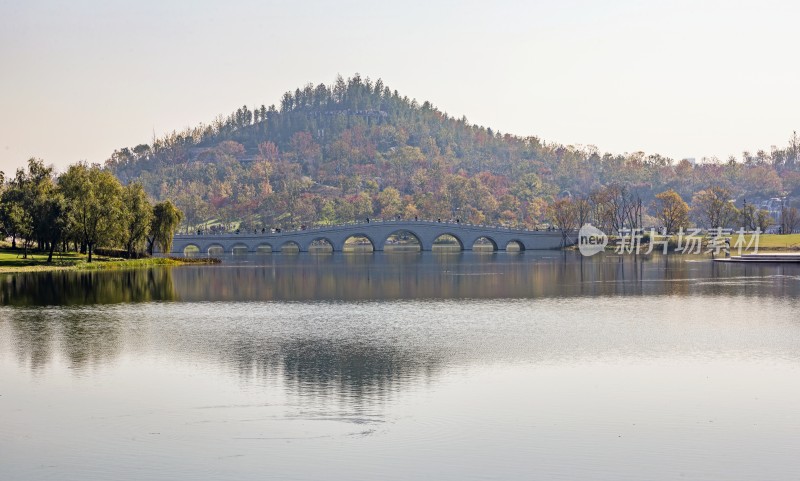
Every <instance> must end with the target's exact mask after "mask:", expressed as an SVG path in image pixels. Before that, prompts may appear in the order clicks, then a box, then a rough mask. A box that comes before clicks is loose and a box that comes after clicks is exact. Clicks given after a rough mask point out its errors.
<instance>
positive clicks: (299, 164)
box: [106, 75, 800, 227]
mask: <svg viewBox="0 0 800 481" xmlns="http://www.w3.org/2000/svg"><path fill="white" fill-rule="evenodd" d="M798 148H799V146H798V141H797V137H796V136H794V137H793V138H792V140H790V142H789V146H788V147H787V148H785V149H778V148H773V149H772V150H771V151H770V152H764V151H759V152H757V153H755V154H749V153H747V152H745V153H744V154H743V159H741V160H737V159H728V160H725V161H712V162H707V163H703V164H700V165H698V166H693V165H692V164H690V163H689V162H686V161H682V162H675V161H673V160H672V159H669V158H665V157H662V156H660V155H645V154H644V153H642V152H636V153H632V154H625V155H612V154H603V153H600V152H597V151H596V149H593V148H578V147H573V146H564V145H559V144H551V143H545V142H542V141H541V140H540V139H538V138H537V137H518V136H515V135H509V134H501V133H500V132H496V131H493V130H492V129H491V128H486V127H480V126H477V125H473V124H470V123H469V122H468V121H467V119H466V118H464V117H462V118H455V117H452V116H449V115H448V114H447V113H444V112H442V111H440V110H438V109H437V108H436V107H434V106H433V105H432V104H431V103H429V102H423V103H421V104H420V103H418V102H417V101H415V100H411V99H409V98H407V97H404V96H402V95H401V94H400V93H398V92H397V91H396V90H391V89H390V88H389V87H388V86H386V85H384V84H383V82H382V81H381V80H377V81H374V82H373V81H371V80H370V79H368V78H367V79H363V78H361V77H360V76H359V75H355V76H354V77H352V78H349V79H347V80H344V79H343V78H341V77H339V78H337V79H336V81H335V83H334V84H333V85H332V86H326V85H322V84H320V85H318V86H313V85H308V86H306V87H304V88H302V89H297V90H295V91H294V92H287V93H286V94H284V96H283V97H282V99H281V101H280V105H279V106H274V105H273V106H270V107H266V106H263V105H262V106H260V107H258V108H253V109H251V108H248V107H246V106H245V107H242V108H240V109H238V110H237V111H235V112H234V113H233V114H231V115H230V116H228V117H227V118H225V117H219V118H218V119H216V120H215V121H214V122H212V123H211V124H208V125H205V124H201V125H199V126H197V127H196V128H193V129H189V130H186V131H184V132H175V133H173V134H171V135H168V136H166V137H164V138H161V139H157V140H155V141H154V142H153V144H152V145H138V146H136V147H133V148H123V149H120V150H117V151H115V152H114V154H113V155H112V157H111V158H110V159H109V160H108V161H107V162H106V166H107V168H109V169H110V170H111V171H112V172H113V173H114V174H115V175H117V176H118V177H119V178H120V179H121V180H122V181H123V182H124V183H130V182H134V181H140V182H142V183H143V184H144V186H145V189H146V190H147V191H148V192H149V193H150V194H151V195H152V196H153V197H155V198H157V199H163V198H171V199H172V200H173V201H174V202H176V204H177V205H178V206H179V207H180V208H181V209H182V210H183V211H184V213H185V214H186V218H185V220H186V221H187V223H188V224H189V225H194V224H197V223H200V222H203V221H206V220H209V219H217V220H219V221H222V222H231V221H244V222H245V224H246V225H248V226H250V225H252V226H253V227H258V226H261V225H300V224H314V223H331V222H345V221H350V220H353V219H355V218H363V217H367V216H382V217H394V216H396V215H403V216H406V217H413V216H415V215H417V216H420V217H429V218H452V217H460V218H463V219H465V220H467V221H472V222H491V223H496V222H499V223H506V224H526V225H530V226H532V225H536V224H538V223H541V222H542V221H544V220H545V217H546V212H545V211H546V206H547V205H548V204H549V203H550V202H552V201H553V199H554V198H556V197H558V196H559V195H562V194H563V195H566V194H565V191H568V192H569V193H570V194H571V195H573V196H575V195H589V194H590V193H592V192H596V191H598V190H599V189H601V188H602V187H604V186H609V185H623V186H625V187H626V188H628V189H630V190H635V191H636V192H637V194H638V195H640V196H641V198H642V199H644V200H645V202H647V201H649V200H650V199H652V198H653V196H654V195H655V194H657V193H659V192H661V191H664V190H667V189H670V188H671V189H674V190H676V191H677V192H678V193H679V194H680V195H681V196H682V197H683V198H684V199H686V200H687V201H688V200H690V199H691V198H692V195H693V194H695V193H696V192H698V191H700V190H703V189H706V188H707V187H709V186H719V187H723V188H725V189H727V190H728V191H730V192H731V194H732V195H733V196H735V197H736V198H744V197H746V198H748V199H752V200H759V199H761V198H769V197H772V196H778V195H786V194H787V193H788V194H789V195H790V196H791V195H798V194H800V174H798V170H799V168H800V165H799V164H800V162H799V159H798Z"/></svg>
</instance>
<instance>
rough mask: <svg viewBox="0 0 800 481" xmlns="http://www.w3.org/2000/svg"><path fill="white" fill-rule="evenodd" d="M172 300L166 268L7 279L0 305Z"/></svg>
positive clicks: (2, 284)
mask: <svg viewBox="0 0 800 481" xmlns="http://www.w3.org/2000/svg"><path fill="white" fill-rule="evenodd" d="M174 299H175V290H174V286H173V282H172V271H171V270H170V269H168V268H154V269H131V270H119V271H99V272H93V271H56V272H32V273H25V274H15V275H7V276H5V278H4V279H2V280H0V305H7V306H74V305H91V304H116V303H120V302H148V301H171V300H174Z"/></svg>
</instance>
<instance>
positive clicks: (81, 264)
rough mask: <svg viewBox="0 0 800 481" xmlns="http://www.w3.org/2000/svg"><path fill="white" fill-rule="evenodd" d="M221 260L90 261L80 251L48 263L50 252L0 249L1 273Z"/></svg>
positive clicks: (148, 265)
mask: <svg viewBox="0 0 800 481" xmlns="http://www.w3.org/2000/svg"><path fill="white" fill-rule="evenodd" d="M215 262H219V261H218V260H217V259H208V258H200V259H186V258H177V257H148V258H144V259H120V258H115V257H105V256H93V257H92V262H91V263H90V262H87V260H86V256H85V255H81V254H78V253H76V252H68V253H64V254H54V255H53V262H51V263H48V262H47V254H44V253H40V252H34V253H30V252H29V253H28V258H27V259H24V258H23V256H22V251H21V250H18V249H17V250H12V249H0V273H14V272H38V271H59V270H107V269H136V268H142V267H153V266H179V265H184V264H195V263H215Z"/></svg>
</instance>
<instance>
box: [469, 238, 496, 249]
mask: <svg viewBox="0 0 800 481" xmlns="http://www.w3.org/2000/svg"><path fill="white" fill-rule="evenodd" d="M472 250H473V251H479V252H481V251H484V250H487V251H488V250H491V251H492V252H495V251H497V250H499V247H498V246H497V241H495V240H494V239H492V238H491V237H489V236H485V235H484V236H480V237H478V238H477V239H475V241H474V242H473V243H472Z"/></svg>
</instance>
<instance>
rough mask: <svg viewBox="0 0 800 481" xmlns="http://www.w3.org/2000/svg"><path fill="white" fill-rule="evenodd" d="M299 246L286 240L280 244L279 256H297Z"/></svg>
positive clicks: (299, 249)
mask: <svg viewBox="0 0 800 481" xmlns="http://www.w3.org/2000/svg"><path fill="white" fill-rule="evenodd" d="M301 250H302V249H301V247H300V244H298V243H297V242H295V241H293V240H288V241H286V242H284V243H283V244H281V248H280V251H281V254H297V253H299V252H300V251H301Z"/></svg>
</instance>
